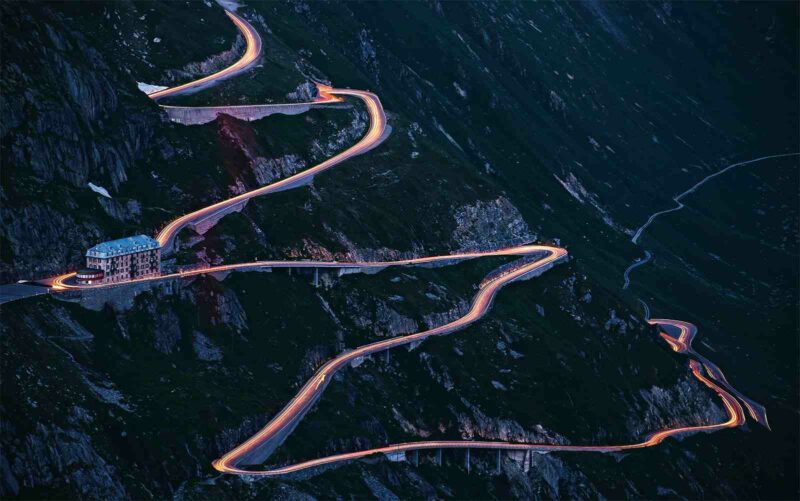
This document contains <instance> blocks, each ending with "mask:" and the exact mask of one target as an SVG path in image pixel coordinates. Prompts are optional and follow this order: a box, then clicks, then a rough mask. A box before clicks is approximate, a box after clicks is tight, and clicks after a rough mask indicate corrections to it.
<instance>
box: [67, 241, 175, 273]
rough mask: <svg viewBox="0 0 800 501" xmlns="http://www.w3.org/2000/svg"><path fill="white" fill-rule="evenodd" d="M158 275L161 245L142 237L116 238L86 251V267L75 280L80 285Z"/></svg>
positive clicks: (159, 271)
mask: <svg viewBox="0 0 800 501" xmlns="http://www.w3.org/2000/svg"><path fill="white" fill-rule="evenodd" d="M160 274H161V247H160V245H159V244H158V241H156V240H154V239H152V238H150V237H148V236H146V235H136V236H133V237H126V238H120V239H118V240H112V241H110V242H103V243H101V244H97V245H95V246H94V247H92V248H91V249H89V250H88V251H86V269H83V270H80V271H79V272H78V274H77V280H78V282H79V283H83V284H97V283H104V284H106V283H114V282H127V281H129V280H135V279H137V278H147V277H154V276H158V275H160Z"/></svg>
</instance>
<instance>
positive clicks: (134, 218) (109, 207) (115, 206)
mask: <svg viewBox="0 0 800 501" xmlns="http://www.w3.org/2000/svg"><path fill="white" fill-rule="evenodd" d="M97 201H98V203H99V204H100V207H102V208H103V211H104V212H105V213H106V214H108V215H109V216H111V217H113V218H114V219H116V220H117V221H121V222H123V223H138V222H139V220H140V219H141V216H142V205H141V204H140V203H139V202H138V201H137V200H124V201H123V200H119V199H116V198H106V197H97Z"/></svg>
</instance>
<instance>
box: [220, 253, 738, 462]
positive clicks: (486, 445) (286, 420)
mask: <svg viewBox="0 0 800 501" xmlns="http://www.w3.org/2000/svg"><path fill="white" fill-rule="evenodd" d="M564 255H566V251H564V250H563V249H553V251H552V253H551V254H549V255H548V256H547V257H546V258H544V259H541V260H539V261H536V262H534V263H531V264H528V265H527V266H523V267H521V268H518V269H516V270H514V271H513V272H511V273H509V274H508V275H504V276H502V277H498V278H496V279H494V280H492V281H489V282H488V283H486V284H485V285H484V287H483V288H481V289H480V290H479V291H478V293H477V294H476V295H475V298H474V299H473V301H472V307H471V308H470V310H469V312H468V313H467V314H466V315H464V316H463V317H461V318H459V319H458V320H455V321H453V322H451V323H449V324H446V325H443V326H441V327H437V328H435V329H431V330H428V331H424V332H419V333H416V334H411V335H408V336H400V337H397V338H392V339H389V340H385V341H379V342H376V343H372V344H368V345H365V346H362V347H360V348H357V349H356V350H353V351H350V352H346V353H344V354H342V355H340V356H339V357H337V358H334V359H333V360H331V361H329V362H328V363H326V364H325V365H323V366H322V367H321V368H320V369H319V370H317V372H316V374H314V376H313V377H312V378H311V379H309V380H308V382H307V383H306V384H305V386H303V387H302V388H301V389H300V391H299V392H298V393H297V395H295V397H294V398H293V399H292V401H291V402H289V404H287V405H286V407H285V408H284V409H283V410H282V411H281V412H280V413H279V414H278V415H277V416H275V417H274V418H273V419H272V421H270V422H269V424H267V425H266V426H265V427H264V428H263V429H262V430H261V431H259V432H258V433H257V434H255V435H253V436H252V437H250V439H248V440H247V441H246V442H244V443H243V444H241V445H240V446H238V447H236V448H235V449H234V450H232V451H230V452H228V453H227V454H225V455H224V456H222V457H221V458H220V459H218V460H216V461H214V463H213V465H214V468H216V469H217V470H218V471H221V472H223V473H233V474H239V475H254V476H281V475H287V474H291V473H297V472H300V471H303V470H308V469H314V468H319V467H321V466H325V465H331V464H336V463H342V462H346V461H352V460H355V459H360V458H363V457H367V456H372V455H376V454H393V453H399V452H407V451H413V450H425V449H500V450H525V451H538V452H559V451H562V452H624V451H627V450H633V449H642V448H645V447H652V446H654V445H658V444H660V443H661V442H663V441H664V440H665V439H667V438H669V437H673V436H678V435H686V434H690V433H697V432H711V431H716V430H720V429H723V428H729V427H735V426H739V425H741V424H743V423H744V421H745V417H744V411H743V410H742V406H741V405H740V404H739V402H738V401H737V400H736V398H734V397H733V396H732V395H731V394H730V393H728V391H726V390H725V389H724V388H722V387H720V386H719V385H717V384H716V383H715V382H714V381H713V380H712V379H711V378H709V377H707V376H706V375H704V374H703V369H704V367H703V365H701V364H700V363H699V362H697V361H695V360H690V361H689V367H690V369H691V371H692V374H694V376H695V377H696V378H697V379H698V380H700V381H701V382H702V383H703V384H705V385H706V386H708V387H709V388H711V389H712V390H714V391H715V392H716V393H717V394H718V395H719V396H720V398H721V399H722V403H723V405H724V406H725V409H726V411H727V413H728V419H727V420H726V421H724V422H722V423H717V424H703V425H696V426H681V427H676V428H670V429H666V430H661V431H658V432H655V433H652V434H650V435H649V436H648V437H647V438H646V439H645V440H644V441H642V442H638V443H632V444H619V445H616V444H615V445H561V444H528V443H517V442H497V441H463V440H433V441H421V442H406V443H401V444H393V445H387V446H384V447H378V448H374V449H366V450H362V451H357V452H350V453H343V454H336V455H333V456H327V457H324V458H319V459H314V460H310V461H304V462H300V463H295V464H292V465H288V466H281V467H276V468H273V469H269V470H246V469H243V468H240V467H238V466H237V465H239V464H242V463H246V464H253V463H258V462H262V461H263V460H264V459H265V458H264V456H265V455H268V454H269V453H271V452H272V450H274V449H275V447H277V446H278V445H279V444H280V442H282V441H283V440H285V439H286V437H287V436H288V435H289V434H290V433H291V431H292V429H293V428H294V427H295V426H296V425H297V423H298V421H299V419H301V418H302V416H303V415H304V414H305V413H306V412H307V411H308V409H309V408H310V407H311V406H312V405H313V404H314V402H316V400H317V399H318V398H319V396H320V394H321V393H322V392H323V391H324V390H325V387H326V386H327V385H328V383H329V382H330V380H331V378H332V376H333V374H334V373H335V372H336V371H338V370H339V369H341V368H342V367H344V366H345V365H346V364H347V363H349V362H351V361H353V360H355V359H356V358H358V357H363V356H367V355H370V354H373V353H377V352H379V351H383V350H387V349H389V348H393V347H396V346H401V345H404V344H408V343H412V342H415V341H420V340H422V339H425V338H427V337H429V336H435V335H442V334H449V333H452V332H454V331H455V330H458V329H461V328H463V327H465V326H467V325H469V324H470V323H472V322H474V321H476V320H477V319H478V318H480V317H481V316H483V315H484V314H485V313H486V311H487V310H488V308H489V306H490V304H491V301H492V299H493V298H494V295H495V294H496V293H497V291H498V290H499V289H500V288H501V287H503V285H505V284H507V283H508V282H510V281H512V280H515V279H518V278H519V277H520V276H522V275H525V274H528V273H531V272H532V271H534V270H536V269H537V268H538V267H541V266H543V264H544V263H545V262H546V261H547V260H552V261H555V260H557V259H559V258H561V257H563V256H564ZM651 323H654V324H655V323H658V324H660V325H673V326H676V327H679V328H681V326H684V325H685V322H679V321H673V320H657V321H655V320H654V321H651ZM689 325H691V324H689ZM662 336H663V337H664V338H665V339H666V340H668V342H670V344H671V345H672V346H673V347H675V346H676V345H682V346H687V347H690V346H691V344H690V340H688V341H686V340H685V338H684V341H681V340H679V339H675V338H671V337H670V336H669V335H667V334H664V333H662ZM687 342H688V343H689V344H685V343H687ZM672 343H676V344H674V345H673V344H672ZM679 351H680V350H679ZM706 370H708V369H707V368H706ZM263 446H266V447H268V449H267V450H266V451H263V452H259V447H263Z"/></svg>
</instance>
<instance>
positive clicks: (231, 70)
mask: <svg viewBox="0 0 800 501" xmlns="http://www.w3.org/2000/svg"><path fill="white" fill-rule="evenodd" d="M226 14H227V15H228V17H229V18H230V19H231V20H232V21H233V22H234V24H236V26H237V28H238V29H239V31H240V32H241V33H242V34H243V36H244V37H245V40H246V42H247V49H246V51H245V53H244V55H243V56H242V57H241V58H240V59H239V60H238V61H237V62H236V63H235V64H233V65H232V66H229V67H228V68H225V69H224V70H221V71H219V72H217V73H214V74H212V75H208V76H206V77H203V78H201V79H199V80H196V81H193V82H189V83H186V84H183V85H179V86H177V87H172V88H169V89H164V90H161V91H157V92H154V93H152V94H150V97H151V98H152V99H159V98H162V97H166V96H170V95H179V94H181V93H186V92H190V91H192V90H196V89H198V88H200V87H202V86H204V85H207V84H210V83H212V82H214V81H216V80H219V79H222V78H226V77H229V76H231V75H234V74H237V73H239V72H241V71H243V70H245V69H247V68H248V67H249V66H250V65H252V64H253V63H254V62H255V61H256V60H257V59H258V57H259V56H260V54H261V38H260V36H259V35H258V33H257V32H256V31H255V29H253V27H252V26H251V25H250V24H249V23H248V22H247V21H245V20H244V19H242V18H241V17H239V16H237V15H236V14H234V13H232V12H229V11H226ZM317 89H318V93H319V97H318V98H317V99H316V100H315V102H316V103H328V102H338V101H341V100H342V98H341V97H339V96H352V97H356V98H358V99H361V100H362V101H363V102H364V103H365V104H366V107H367V111H368V113H369V117H370V126H369V129H368V131H367V132H366V134H365V135H364V137H362V138H361V139H360V140H359V141H358V143H356V144H355V145H353V146H351V147H350V148H348V149H346V150H344V151H342V152H340V153H339V154H337V155H335V156H333V157H331V158H329V159H327V160H325V161H324V162H322V163H320V164H318V165H316V166H314V167H311V168H309V169H307V170H305V171H303V172H300V173H298V174H295V175H293V176H290V177H288V178H285V179H283V180H281V181H278V182H276V183H273V184H270V185H267V186H263V187H261V188H258V189H255V190H252V191H250V192H247V193H243V194H241V195H238V196H235V197H232V198H229V199H227V200H223V201H221V202H217V203H215V204H213V205H210V206H208V207H205V208H203V209H199V210H197V211H194V212H191V213H189V214H186V215H184V216H181V217H179V218H178V219H175V220H174V221H172V222H171V223H169V224H168V225H167V226H166V227H165V228H164V229H163V230H162V231H161V232H160V233H159V234H158V236H157V240H158V242H159V244H160V245H161V246H162V248H165V249H166V250H169V248H170V247H171V244H172V241H173V239H174V237H175V235H176V234H177V233H178V232H179V231H180V230H181V229H183V228H184V227H186V226H187V225H190V224H192V223H197V222H201V221H203V220H205V219H206V218H209V217H215V216H217V215H220V214H221V215H224V213H225V212H224V211H225V210H227V209H231V208H233V207H235V206H236V205H237V204H241V203H244V202H246V201H247V200H249V199H250V198H253V197H257V196H261V195H265V194H268V193H274V192H277V191H282V190H285V189H290V188H293V187H296V186H299V185H301V184H303V183H304V182H306V181H308V180H310V179H312V178H313V177H314V176H315V175H316V174H319V173H320V172H323V171H325V170H327V169H329V168H331V167H333V166H335V165H337V164H339V163H341V162H343V161H345V160H347V159H349V158H352V157H353V156H355V155H360V154H362V153H365V152H366V151H369V150H370V149H372V148H374V147H375V146H377V145H378V144H380V142H381V141H382V140H383V139H384V138H385V137H386V133H387V124H386V116H385V113H384V111H383V107H382V105H381V102H380V99H379V98H378V97H377V96H376V95H375V94H373V93H371V92H366V91H359V90H350V89H336V88H333V87H330V86H327V85H323V84H317ZM487 256H539V259H538V260H536V261H533V262H522V263H520V264H518V265H517V266H516V267H514V268H512V269H511V270H508V271H506V272H505V273H503V274H501V275H500V276H496V277H493V278H490V279H487V280H485V281H484V282H483V283H482V284H481V286H480V287H479V289H478V292H477V293H476V294H475V296H474V298H473V300H472V304H471V307H470V309H469V311H468V312H467V313H466V314H465V315H464V316H462V317H461V318H458V319H456V320H454V321H452V322H450V323H447V324H445V325H442V326H439V327H436V328H433V329H429V330H426V331H422V332H418V333H415V334H410V335H407V336H398V337H394V338H391V339H386V340H382V341H377V342H374V343H370V344H367V345H364V346H361V347H358V348H356V349H354V350H352V351H348V352H345V353H343V354H341V355H339V356H338V357H336V358H333V359H331V360H330V361H328V362H327V363H325V364H324V365H323V366H322V367H320V368H319V369H318V370H317V372H316V373H315V374H314V376H312V377H311V378H310V379H309V380H308V381H307V382H306V384H305V385H304V386H303V387H302V388H301V389H300V390H299V391H298V393H297V394H296V395H295V397H294V398H293V399H292V400H291V401H290V402H289V403H288V404H287V405H286V406H285V407H284V408H283V410H281V412H279V413H278V414H277V415H276V416H274V417H273V418H272V420H271V421H270V422H269V423H268V424H267V425H266V426H265V427H264V428H262V429H261V430H260V431H259V432H257V433H256V434H255V435H253V436H252V437H250V438H249V439H248V440H246V441H245V442H243V443H242V444H240V445H239V446H237V447H236V448H234V449H233V450H231V451H230V452H228V453H226V454H225V455H223V456H222V457H221V458H219V459H217V460H216V461H214V462H213V466H214V468H215V469H217V470H218V471H220V472H223V473H231V474H239V475H249V476H280V475H285V474H289V473H294V472H298V471H302V470H307V469H311V468H316V467H319V466H324V465H328V464H334V463H340V462H345V461H351V460H355V459H359V458H363V457H366V456H371V455H375V454H381V453H383V454H389V453H398V452H405V451H412V450H425V449H442V448H445V449H454V448H461V449H464V448H466V449H502V450H526V451H539V452H543V453H545V452H558V451H563V452H570V451H571V452H623V451H627V450H632V449H641V448H645V447H652V446H655V445H658V444H660V443H661V442H663V441H664V440H665V439H667V438H669V437H673V436H678V435H684V434H689V433H696V432H703V431H706V432H707V431H715V430H719V429H722V428H729V427H735V426H739V425H741V424H742V423H744V421H745V416H744V411H743V409H742V406H741V405H740V403H739V401H738V400H737V399H736V398H735V397H734V396H733V395H732V394H734V395H736V397H738V398H739V399H740V400H742V402H744V403H745V406H746V407H747V408H748V411H749V412H750V415H751V416H752V417H753V418H754V419H756V420H757V421H759V422H761V423H762V424H764V425H765V426H768V424H767V422H766V411H765V410H764V409H763V407H761V406H760V405H759V404H757V403H755V402H753V401H751V400H749V399H747V398H746V397H744V396H743V395H741V394H740V393H739V392H737V391H736V390H735V389H733V388H732V387H731V386H730V384H729V383H728V381H727V380H726V379H725V376H724V374H723V373H722V371H721V370H720V369H719V368H718V367H717V366H716V365H714V364H713V363H712V362H710V361H709V360H707V359H706V358H705V357H702V356H701V355H699V354H697V353H696V352H695V351H694V349H693V348H692V341H693V339H694V337H695V335H696V331H697V330H696V327H695V326H694V325H692V324H690V323H688V322H683V321H679V320H664V319H661V320H650V321H649V322H650V323H651V324H654V325H656V324H657V325H661V326H664V325H669V326H673V327H676V328H678V329H679V331H680V334H679V336H678V337H677V338H675V337H672V336H670V335H668V334H666V333H665V332H661V333H660V336H661V337H662V338H663V339H664V340H665V341H666V342H667V343H668V344H669V345H670V347H671V348H672V349H673V350H674V351H676V352H678V353H682V354H684V355H687V356H690V357H692V359H691V360H690V361H689V368H690V369H691V371H692V374H693V375H694V376H695V377H696V378H697V379H698V380H699V381H700V382H702V383H703V384H705V385H706V386H707V387H709V388H710V389H712V390H713V391H714V392H716V393H717V395H718V396H719V397H720V398H721V400H722V403H723V405H724V407H725V410H726V412H727V414H728V419H727V420H726V421H724V422H722V423H717V424H703V425H695V426H682V427H676V428H669V429H665V430H661V431H657V432H655V433H652V434H650V435H649V436H647V437H646V439H645V440H644V441H642V442H638V443H631V444H621V445H561V444H528V443H516V442H498V441H441V440H439V441H421V442H408V443H400V444H394V445H387V446H384V447H379V448H373V449H367V450H362V451H357V452H350V453H343V454H336V455H332V456H327V457H324V458H319V459H314V460H310V461H304V462H299V463H295V464H293V465H288V466H282V467H277V468H273V469H269V470H258V471H254V470H246V469H242V468H240V467H239V465H240V464H242V463H245V462H246V463H247V464H257V463H262V462H263V461H264V460H266V458H267V457H268V456H269V455H270V454H271V452H272V451H273V450H274V449H275V448H277V447H278V446H280V444H281V443H282V442H283V441H284V440H285V439H286V437H288V436H289V434H291V432H292V430H293V429H294V427H295V426H296V425H297V423H298V422H299V421H300V420H302V418H303V417H304V416H305V415H306V413H307V412H308V411H309V410H310V409H311V408H312V407H313V405H314V404H315V403H316V401H317V400H318V399H319V398H320V397H321V395H322V393H323V392H324V391H325V389H326V387H327V385H328V384H329V383H330V381H331V380H332V377H333V375H334V374H336V373H337V372H338V371H339V370H341V369H342V368H344V367H345V366H347V364H349V363H351V362H353V361H355V360H356V359H357V358H360V357H366V356H369V355H372V354H375V353H378V352H382V351H385V350H388V349H391V348H396V347H399V346H403V345H407V344H410V343H414V342H420V341H422V340H425V339H427V338H429V337H431V336H441V335H447V334H451V333H453V332H456V331H458V330H461V329H463V328H465V327H467V326H469V325H470V324H472V323H474V322H476V321H477V320H479V319H480V318H482V317H483V316H484V315H485V314H486V313H487V312H488V311H489V309H490V308H491V304H492V301H493V299H494V297H495V296H496V294H497V292H498V291H499V290H500V289H501V288H502V287H504V286H505V285H507V284H509V283H511V282H513V281H515V280H520V279H524V278H528V277H530V276H532V275H534V274H536V275H538V274H539V273H541V272H544V271H546V270H547V269H549V268H550V267H551V266H552V265H554V264H556V263H557V262H559V261H561V260H563V259H565V258H566V256H567V251H566V250H565V249H562V248H559V247H550V246H542V245H520V246H515V247H510V248H505V249H497V250H491V251H483V252H462V253H455V254H450V255H443V256H429V257H422V258H414V259H405V260H398V261H374V262H336V261H316V262H314V261H257V262H252V263H239V264H230V265H221V266H213V267H207V268H202V269H194V270H189V271H182V272H178V273H171V274H166V275H162V276H159V277H149V278H141V279H135V280H131V281H127V282H120V283H109V284H94V285H77V284H74V283H72V280H73V279H74V277H75V273H67V274H64V275H61V276H58V277H53V278H51V279H48V280H44V281H42V282H43V283H48V284H50V286H51V288H52V290H53V291H55V292H63V291H67V290H83V289H102V288H109V287H118V286H122V285H133V284H137V283H146V282H154V281H158V280H169V279H177V278H188V277H193V276H198V275H204V274H212V273H227V272H232V271H248V270H254V269H258V268H334V269H335V268H362V269H382V268H386V267H391V266H414V265H423V264H427V263H434V262H442V261H446V262H454V261H460V260H466V259H474V258H481V257H487ZM704 371H705V373H707V374H708V375H709V376H710V377H707V376H706V374H704ZM717 383H719V384H717ZM264 448H269V450H266V452H264V450H263V449H264ZM259 449H262V450H261V451H260V450H259Z"/></svg>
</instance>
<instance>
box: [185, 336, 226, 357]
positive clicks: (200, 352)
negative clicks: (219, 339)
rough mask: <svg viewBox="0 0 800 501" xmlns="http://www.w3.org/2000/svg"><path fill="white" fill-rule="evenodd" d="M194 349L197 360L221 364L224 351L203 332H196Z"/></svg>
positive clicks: (193, 343) (193, 340)
mask: <svg viewBox="0 0 800 501" xmlns="http://www.w3.org/2000/svg"><path fill="white" fill-rule="evenodd" d="M192 348H194V353H195V355H197V358H199V359H200V360H203V361H204V362H219V361H220V360H222V350H220V349H219V348H218V347H217V346H216V345H215V344H214V343H213V342H212V341H211V340H210V339H209V338H207V337H206V336H205V335H203V333H201V332H197V331H195V332H194V336H193V339H192Z"/></svg>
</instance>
